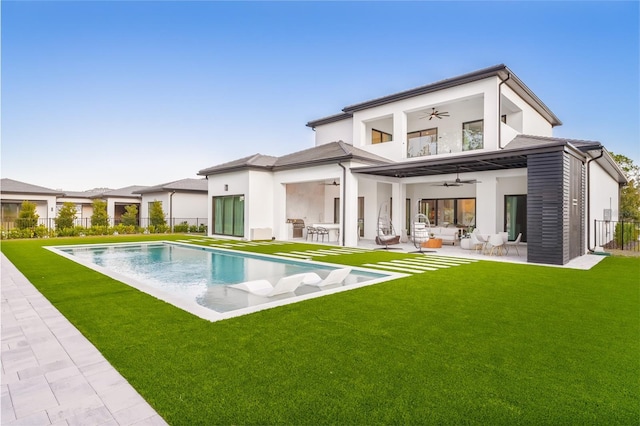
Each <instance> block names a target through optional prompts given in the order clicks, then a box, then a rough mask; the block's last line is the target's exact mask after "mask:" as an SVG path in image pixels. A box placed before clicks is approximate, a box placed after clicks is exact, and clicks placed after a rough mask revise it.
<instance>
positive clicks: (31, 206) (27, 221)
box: [16, 200, 40, 229]
mask: <svg viewBox="0 0 640 426" xmlns="http://www.w3.org/2000/svg"><path fill="white" fill-rule="evenodd" d="M39 217H40V216H38V215H37V214H36V204H35V203H32V202H31V201H26V200H25V201H23V202H22V206H21V207H20V213H18V219H17V220H16V226H17V227H18V229H29V228H34V227H35V226H36V225H37V224H38V218H39Z"/></svg>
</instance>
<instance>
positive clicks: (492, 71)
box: [306, 64, 562, 128]
mask: <svg viewBox="0 0 640 426" xmlns="http://www.w3.org/2000/svg"><path fill="white" fill-rule="evenodd" d="M491 77H498V78H500V80H502V81H505V84H506V85H507V86H509V88H510V89H512V90H513V91H514V92H516V93H517V94H518V95H519V96H520V97H522V99H524V100H525V101H526V102H527V103H528V104H529V105H530V106H531V107H532V108H534V109H535V110H536V111H538V113H539V114H540V115H542V116H543V117H544V118H545V119H546V120H547V121H548V122H549V123H550V124H551V126H552V127H555V126H561V125H562V121H560V119H559V118H558V117H557V116H556V115H555V114H554V113H553V112H552V111H551V110H550V109H549V107H547V106H546V105H545V104H544V102H542V101H541V100H540V98H538V97H537V96H536V95H535V94H534V93H533V92H532V91H531V89H529V88H528V87H527V85H526V84H524V83H523V82H522V80H520V79H519V78H518V77H517V76H516V75H515V74H514V73H513V72H512V71H511V70H510V69H509V68H508V67H507V66H506V65H504V64H500V65H495V66H492V67H489V68H484V69H481V70H478V71H474V72H471V73H467V74H463V75H460V76H457V77H452V78H448V79H445V80H441V81H438V82H435V83H432V84H428V85H426V86H420V87H416V88H414V89H410V90H405V91H403V92H398V93H395V94H392V95H388V96H383V97H380V98H376V99H372V100H370V101H366V102H361V103H357V104H353V105H349V106H346V107H344V108H343V109H342V111H343V113H341V114H335V115H332V116H329V117H325V118H320V119H318V120H313V121H309V122H308V123H307V124H306V125H307V127H311V128H315V127H316V126H319V125H322V124H329V123H333V122H336V121H340V120H344V119H347V118H351V117H352V116H353V113H354V112H358V111H362V110H365V109H369V108H374V107H377V106H381V105H386V104H389V103H392V102H397V101H401V100H404V99H409V98H412V97H415V96H420V95H424V94H427V93H433V92H436V91H439V90H444V89H449V88H452V87H456V86H460V85H463V84H468V83H473V82H475V81H479V80H483V79H486V78H491Z"/></svg>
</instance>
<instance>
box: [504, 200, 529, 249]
mask: <svg viewBox="0 0 640 426" xmlns="http://www.w3.org/2000/svg"><path fill="white" fill-rule="evenodd" d="M504 229H505V231H507V233H508V234H509V240H510V241H513V240H515V239H516V238H517V237H518V234H519V233H522V240H521V241H522V242H525V241H527V196H526V195H505V196H504Z"/></svg>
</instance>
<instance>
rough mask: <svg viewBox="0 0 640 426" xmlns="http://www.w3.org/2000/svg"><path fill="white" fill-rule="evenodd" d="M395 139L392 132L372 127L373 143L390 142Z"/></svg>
mask: <svg viewBox="0 0 640 426" xmlns="http://www.w3.org/2000/svg"><path fill="white" fill-rule="evenodd" d="M392 140H393V136H392V135H391V133H386V132H383V131H381V130H376V129H371V144H372V145H375V144H378V143H383V142H390V141H392Z"/></svg>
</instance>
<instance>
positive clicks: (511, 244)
mask: <svg viewBox="0 0 640 426" xmlns="http://www.w3.org/2000/svg"><path fill="white" fill-rule="evenodd" d="M521 239H522V232H520V233H519V234H518V236H517V237H516V239H515V240H514V241H507V242H506V243H505V244H504V247H505V249H506V250H507V251H506V253H505V254H509V247H515V249H516V253H517V254H518V256H520V252H519V251H518V246H519V245H520V240H521Z"/></svg>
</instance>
